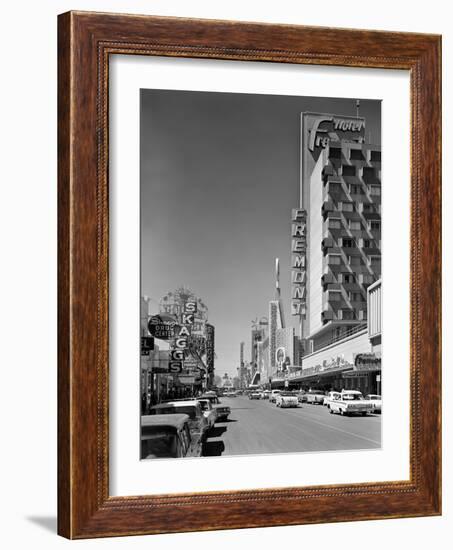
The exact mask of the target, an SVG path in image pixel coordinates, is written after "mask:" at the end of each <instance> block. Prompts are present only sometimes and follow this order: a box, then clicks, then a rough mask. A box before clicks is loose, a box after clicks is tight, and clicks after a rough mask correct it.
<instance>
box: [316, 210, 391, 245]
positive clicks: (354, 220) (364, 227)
mask: <svg viewBox="0 0 453 550" xmlns="http://www.w3.org/2000/svg"><path fill="white" fill-rule="evenodd" d="M323 223H324V226H323V235H324V236H328V235H329V234H331V235H333V236H334V237H335V238H337V239H338V238H339V237H340V236H342V235H343V233H344V232H347V236H352V237H354V238H360V237H364V238H366V235H367V234H368V235H370V236H371V238H372V239H375V240H380V238H381V217H380V214H378V213H374V214H373V215H370V216H369V217H367V218H364V219H362V216H361V215H360V214H359V213H358V212H344V213H343V212H342V213H341V214H340V213H339V212H338V211H335V212H334V211H327V212H325V213H324V215H323Z"/></svg>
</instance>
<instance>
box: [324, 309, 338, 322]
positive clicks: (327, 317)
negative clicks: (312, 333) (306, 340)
mask: <svg viewBox="0 0 453 550" xmlns="http://www.w3.org/2000/svg"><path fill="white" fill-rule="evenodd" d="M334 319H335V313H334V312H333V311H332V310H331V309H324V310H323V311H321V320H322V322H323V323H327V322H328V321H333V320H334Z"/></svg>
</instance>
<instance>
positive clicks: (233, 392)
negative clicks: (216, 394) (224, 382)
mask: <svg viewBox="0 0 453 550" xmlns="http://www.w3.org/2000/svg"><path fill="white" fill-rule="evenodd" d="M223 395H224V397H236V392H235V391H227V392H225V393H224V394H223Z"/></svg>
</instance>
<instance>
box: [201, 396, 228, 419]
mask: <svg viewBox="0 0 453 550" xmlns="http://www.w3.org/2000/svg"><path fill="white" fill-rule="evenodd" d="M199 399H209V400H210V401H211V405H212V408H213V409H215V410H216V413H217V420H216V422H218V421H222V420H227V418H228V417H229V416H230V413H231V409H230V407H228V406H227V405H224V404H223V403H222V402H221V401H220V399H219V398H218V397H217V395H212V394H209V393H204V394H203V395H200V397H199Z"/></svg>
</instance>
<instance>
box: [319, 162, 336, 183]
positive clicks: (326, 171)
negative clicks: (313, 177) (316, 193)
mask: <svg viewBox="0 0 453 550" xmlns="http://www.w3.org/2000/svg"><path fill="white" fill-rule="evenodd" d="M336 175H337V171H336V170H335V167H334V166H333V165H332V164H330V163H329V164H326V166H324V168H323V169H322V177H323V179H324V178H327V177H328V176H336ZM325 181H327V180H324V182H325Z"/></svg>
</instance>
